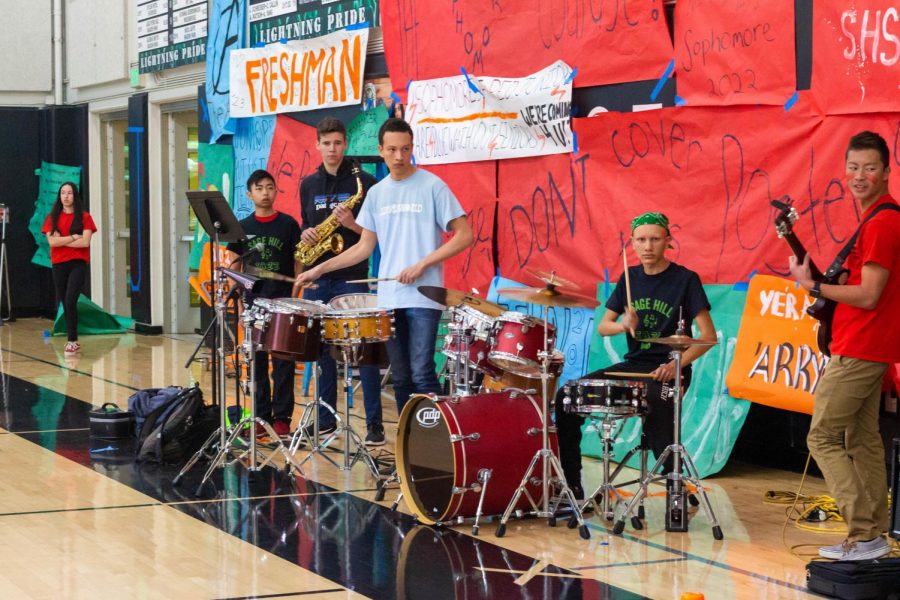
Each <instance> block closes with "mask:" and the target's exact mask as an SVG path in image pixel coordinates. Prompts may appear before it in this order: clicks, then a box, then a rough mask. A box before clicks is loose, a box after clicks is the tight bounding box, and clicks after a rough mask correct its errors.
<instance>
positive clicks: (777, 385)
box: [725, 275, 828, 414]
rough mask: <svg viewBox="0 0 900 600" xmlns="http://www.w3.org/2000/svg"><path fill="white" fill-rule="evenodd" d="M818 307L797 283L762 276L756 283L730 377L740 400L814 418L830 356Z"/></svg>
mask: <svg viewBox="0 0 900 600" xmlns="http://www.w3.org/2000/svg"><path fill="white" fill-rule="evenodd" d="M814 302H815V300H813V299H812V298H810V297H809V296H808V295H807V294H806V291H805V290H804V289H803V288H801V287H798V286H797V284H795V283H794V282H793V281H790V280H787V279H782V278H780V277H773V276H771V275H757V276H756V277H753V278H752V279H751V280H750V287H749V290H748V291H747V302H746V304H745V305H744V314H743V316H742V317H741V327H740V329H739V330H738V337H737V345H736V347H735V349H734V359H733V360H732V362H731V368H730V369H729V370H728V375H727V376H726V378H725V384H726V385H727V386H728V393H729V395H731V396H732V397H735V398H743V399H744V400H749V401H751V402H757V403H759V404H765V405H766V406H773V407H775V408H783V409H785V410H792V411H795V412H802V413H807V414H812V409H813V394H815V391H816V386H817V385H818V383H819V379H820V377H821V376H822V374H823V373H824V372H825V365H826V364H828V357H827V356H825V355H824V354H822V353H821V352H819V348H818V346H817V344H816V331H817V330H818V321H816V320H815V319H813V318H812V317H810V316H809V315H808V314H806V308H807V307H809V306H812V304H813V303H814Z"/></svg>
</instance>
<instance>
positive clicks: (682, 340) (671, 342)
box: [637, 335, 719, 350]
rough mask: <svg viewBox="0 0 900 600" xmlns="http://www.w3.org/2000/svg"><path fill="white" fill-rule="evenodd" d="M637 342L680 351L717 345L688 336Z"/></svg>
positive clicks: (645, 339)
mask: <svg viewBox="0 0 900 600" xmlns="http://www.w3.org/2000/svg"><path fill="white" fill-rule="evenodd" d="M637 341H639V342H641V343H649V344H662V345H663V346H671V347H672V348H675V349H681V350H686V349H687V348H690V347H691V346H715V345H716V344H718V343H719V342H710V341H707V340H699V339H695V338H692V337H691V336H689V335H670V336H668V337H658V338H643V339H639V340H637Z"/></svg>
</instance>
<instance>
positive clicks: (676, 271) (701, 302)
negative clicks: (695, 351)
mask: <svg viewBox="0 0 900 600" xmlns="http://www.w3.org/2000/svg"><path fill="white" fill-rule="evenodd" d="M628 277H629V279H630V282H631V301H632V304H633V305H634V309H635V311H636V312H637V315H638V326H637V329H636V330H635V335H636V336H637V338H638V339H634V338H632V337H631V335H628V336H627V337H628V352H627V353H626V354H625V360H627V361H630V362H633V363H636V364H639V365H647V366H659V365H661V364H663V363H667V362H669V360H670V358H669V353H670V351H671V349H670V348H669V347H668V346H663V345H660V344H649V343H642V342H640V340H641V339H644V338H651V337H666V336H669V335H673V334H674V333H675V330H676V329H678V318H679V309H680V310H681V312H682V315H683V318H684V331H685V333H686V334H687V335H691V324H692V322H693V320H694V317H696V316H697V314H698V313H699V312H700V311H702V310H704V309H706V310H709V308H710V305H709V300H708V299H707V297H706V292H705V291H704V290H703V284H701V283H700V277H699V276H698V275H697V274H696V273H694V272H693V271H691V270H690V269H687V268H685V267H682V266H681V265H678V264H675V263H670V264H669V267H668V268H667V269H666V270H665V271H663V272H662V273H657V274H655V275H648V274H646V273H645V272H644V267H643V266H641V265H638V266H636V267H628ZM626 303H627V296H626V287H625V277H624V275H623V276H622V277H620V278H619V282H618V283H617V284H616V289H615V290H613V293H612V295H611V296H610V297H609V300H607V301H606V308H608V309H609V310H611V311H613V312H616V313H619V314H622V313H623V312H625V305H626Z"/></svg>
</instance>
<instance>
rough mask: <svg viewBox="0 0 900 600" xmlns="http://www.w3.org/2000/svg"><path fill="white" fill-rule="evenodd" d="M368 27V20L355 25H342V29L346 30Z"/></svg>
mask: <svg viewBox="0 0 900 600" xmlns="http://www.w3.org/2000/svg"><path fill="white" fill-rule="evenodd" d="M368 28H369V22H368V21H363V22H361V23H357V24H356V25H347V26H346V27H344V29H345V30H346V31H356V30H357V29H368Z"/></svg>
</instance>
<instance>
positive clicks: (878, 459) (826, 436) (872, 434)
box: [806, 356, 888, 542]
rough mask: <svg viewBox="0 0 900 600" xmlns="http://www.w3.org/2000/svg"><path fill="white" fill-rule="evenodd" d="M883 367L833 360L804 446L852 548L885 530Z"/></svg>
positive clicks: (853, 360) (842, 358)
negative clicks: (880, 416)
mask: <svg viewBox="0 0 900 600" xmlns="http://www.w3.org/2000/svg"><path fill="white" fill-rule="evenodd" d="M887 367H888V365H887V364H886V363H877V362H871V361H867V360H859V359H856V358H849V357H846V356H833V357H832V358H831V361H830V362H829V363H828V366H827V367H826V368H825V375H824V376H823V377H822V380H821V381H820V382H819V386H818V388H817V389H816V400H815V407H814V408H813V416H812V424H811V425H810V428H809V435H808V436H807V438H806V442H807V444H808V445H809V450H810V452H811V453H812V456H813V458H815V459H816V463H818V465H819V468H820V469H821V470H822V474H823V475H824V476H825V483H826V484H828V490H829V492H830V493H831V495H832V496H833V497H834V499H835V500H836V501H837V505H838V509H839V510H840V511H841V515H842V516H843V517H844V520H845V521H846V522H847V529H848V532H847V538H848V539H849V540H850V541H851V542H856V541H861V540H870V539H872V538H874V537H877V536H879V535H881V534H882V532H883V531H885V530H886V529H887V526H888V505H887V494H888V489H887V470H886V469H885V465H884V445H883V444H882V443H881V434H880V433H879V432H878V409H879V406H880V400H881V381H882V379H883V378H884V373H885V371H886V370H887Z"/></svg>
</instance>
